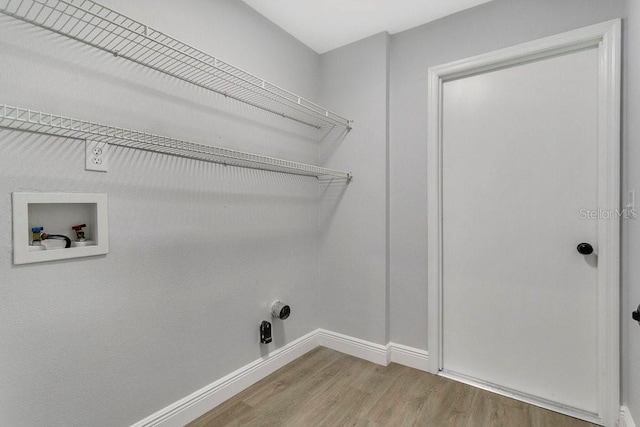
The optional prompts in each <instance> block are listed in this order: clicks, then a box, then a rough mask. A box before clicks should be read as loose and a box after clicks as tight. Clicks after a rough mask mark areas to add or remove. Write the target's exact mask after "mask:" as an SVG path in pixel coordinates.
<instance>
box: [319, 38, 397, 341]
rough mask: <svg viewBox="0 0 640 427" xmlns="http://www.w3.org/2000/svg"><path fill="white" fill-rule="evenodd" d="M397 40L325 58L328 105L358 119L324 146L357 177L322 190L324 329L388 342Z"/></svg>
mask: <svg viewBox="0 0 640 427" xmlns="http://www.w3.org/2000/svg"><path fill="white" fill-rule="evenodd" d="M388 45H389V36H388V34H386V33H381V34H378V35H375V36H372V37H369V38H367V39H364V40H361V41H359V42H356V43H353V44H350V45H348V46H344V47H342V48H339V49H336V50H333V51H331V52H328V53H325V54H323V55H321V62H320V91H319V99H320V102H321V104H323V105H328V106H331V107H332V108H334V109H336V110H338V111H344V112H345V113H344V114H348V115H349V116H350V117H349V118H350V119H352V120H354V126H353V130H352V131H351V132H349V134H348V135H346V137H345V138H344V139H340V138H334V137H332V138H328V139H327V140H326V141H324V142H323V143H322V146H321V149H320V158H321V159H320V160H321V162H322V163H324V165H325V166H327V167H330V168H335V169H343V170H351V171H352V172H353V174H354V176H355V179H354V180H353V182H352V183H351V184H349V186H348V187H345V186H344V185H343V184H342V183H334V182H326V183H323V184H322V185H321V210H320V261H319V285H320V289H321V291H322V294H321V296H320V299H319V302H320V303H321V304H322V310H323V321H322V326H323V327H324V328H327V329H329V330H331V331H335V332H340V333H343V334H347V335H351V336H354V337H358V338H361V339H365V340H369V341H373V342H376V343H379V344H386V342H387V317H386V315H385V313H386V312H387V303H388V298H387V289H386V285H387V281H386V269H387V239H386V218H387V214H386V210H387V192H386V182H387V172H386V159H387V155H386V152H387V129H388V128H387V99H388V88H387V84H388Z"/></svg>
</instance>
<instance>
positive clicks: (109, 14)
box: [0, 0, 351, 130]
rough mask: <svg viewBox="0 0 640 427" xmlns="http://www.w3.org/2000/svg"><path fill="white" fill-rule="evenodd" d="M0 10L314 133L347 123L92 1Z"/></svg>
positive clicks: (8, 2) (20, 0)
mask: <svg viewBox="0 0 640 427" xmlns="http://www.w3.org/2000/svg"><path fill="white" fill-rule="evenodd" d="M0 12H2V13H4V14H6V15H9V16H12V17H14V18H17V19H20V20H22V21H25V22H29V23H31V24H34V25H37V26H39V27H42V28H46V29H48V30H51V31H53V32H56V33H58V34H62V35H64V36H67V37H70V38H72V39H74V40H77V41H80V42H82V43H86V44H88V45H90V46H93V47H96V48H98V49H101V50H104V51H106V52H109V53H111V54H113V55H115V56H117V57H121V58H125V59H128V60H130V61H133V62H135V63H137V64H140V65H144V66H146V67H149V68H152V69H154V70H156V71H159V72H162V73H165V74H168V75H170V76H172V77H175V78H178V79H180V80H184V81H186V82H189V83H191V84H194V85H196V86H199V87H201V88H204V89H208V90H211V91H213V92H216V93H219V94H221V95H224V96H226V97H229V98H232V99H235V100H237V101H240V102H243V103H246V104H249V105H251V106H253V107H256V108H260V109H262V110H266V111H268V112H271V113H273V114H277V115H279V116H282V117H285V118H288V119H290V120H293V121H296V122H299V123H303V124H305V125H308V126H312V127H314V128H316V129H327V130H334V129H336V128H337V129H338V130H340V129H344V130H350V129H351V121H350V120H348V119H346V118H344V117H342V116H340V115H338V114H336V113H334V112H332V111H329V110H327V109H325V108H323V107H321V106H319V105H317V104H315V103H313V102H311V101H309V100H306V99H304V98H302V97H300V96H298V95H295V94H293V93H291V92H289V91H287V90H285V89H283V88H281V87H278V86H276V85H274V84H271V83H269V82H267V81H266V80H264V79H261V78H260V77H257V76H255V75H253V74H251V73H248V72H246V71H244V70H241V69H240V68H237V67H234V66H233V65H231V64H229V63H227V62H224V61H222V60H220V59H218V58H216V57H214V56H211V55H209V54H207V53H205V52H203V51H201V50H199V49H196V48H195V47H192V46H189V45H188V44H186V43H183V42H181V41H179V40H176V39H174V38H173V37H170V36H168V35H166V34H164V33H162V32H160V31H157V30H154V29H153V28H151V27H148V26H146V25H144V24H142V23H140V22H138V21H135V20H133V19H131V18H129V17H127V16H125V15H122V14H120V13H118V12H116V11H114V10H112V9H109V8H107V7H105V6H102V5H100V4H98V3H96V2H94V1H92V0H0Z"/></svg>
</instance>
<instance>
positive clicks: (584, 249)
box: [577, 243, 593, 255]
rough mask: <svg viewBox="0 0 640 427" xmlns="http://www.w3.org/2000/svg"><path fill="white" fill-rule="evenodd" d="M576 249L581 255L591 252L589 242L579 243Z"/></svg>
mask: <svg viewBox="0 0 640 427" xmlns="http://www.w3.org/2000/svg"><path fill="white" fill-rule="evenodd" d="M577 249H578V252H580V253H581V254H582V255H591V254H592V253H593V246H591V245H590V244H589V243H580V244H579V245H578V248H577Z"/></svg>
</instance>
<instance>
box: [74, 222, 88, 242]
mask: <svg viewBox="0 0 640 427" xmlns="http://www.w3.org/2000/svg"><path fill="white" fill-rule="evenodd" d="M86 226H87V224H79V225H72V226H71V229H72V230H73V231H75V232H76V242H84V241H86V240H87V239H86V238H85V237H84V230H83V228H84V227H86Z"/></svg>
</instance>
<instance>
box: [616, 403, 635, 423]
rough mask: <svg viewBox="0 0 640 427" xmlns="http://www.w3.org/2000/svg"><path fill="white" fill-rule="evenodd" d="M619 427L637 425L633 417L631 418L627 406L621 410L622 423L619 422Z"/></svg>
mask: <svg viewBox="0 0 640 427" xmlns="http://www.w3.org/2000/svg"><path fill="white" fill-rule="evenodd" d="M618 426H619V427H636V423H635V422H634V421H633V417H631V412H630V411H629V408H627V407H626V406H623V407H621V408H620V421H619V422H618Z"/></svg>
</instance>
